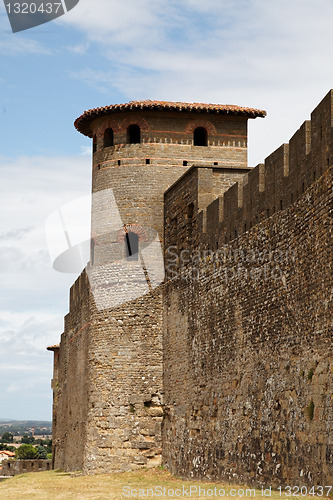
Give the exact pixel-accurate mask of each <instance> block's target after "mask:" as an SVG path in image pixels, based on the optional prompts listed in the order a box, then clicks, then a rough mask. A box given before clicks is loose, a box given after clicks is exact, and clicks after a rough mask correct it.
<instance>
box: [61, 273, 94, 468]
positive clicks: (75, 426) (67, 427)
mask: <svg viewBox="0 0 333 500" xmlns="http://www.w3.org/2000/svg"><path fill="white" fill-rule="evenodd" d="M90 300H91V298H90V288H89V282H88V278H87V275H86V273H85V272H83V273H82V274H81V275H80V276H79V278H78V279H77V280H76V282H75V283H74V285H73V286H72V287H71V290H70V312H69V313H68V314H67V316H66V317H65V331H64V333H63V334H62V336H61V343H60V350H59V364H58V375H57V380H56V381H55V383H54V385H53V390H54V400H55V401H56V405H55V411H54V413H53V415H54V417H53V418H54V421H53V453H54V458H53V460H54V468H56V469H58V468H60V469H64V470H80V469H82V468H83V464H84V447H85V442H86V432H87V429H86V425H87V414H88V392H89V380H90V377H89V369H88V348H89V331H90V317H89V316H90Z"/></svg>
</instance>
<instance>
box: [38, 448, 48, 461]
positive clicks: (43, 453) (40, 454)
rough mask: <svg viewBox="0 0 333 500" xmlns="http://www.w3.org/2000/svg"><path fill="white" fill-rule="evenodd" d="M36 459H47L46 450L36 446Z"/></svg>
mask: <svg viewBox="0 0 333 500" xmlns="http://www.w3.org/2000/svg"><path fill="white" fill-rule="evenodd" d="M36 450H37V453H38V458H47V450H46V448H44V446H36Z"/></svg>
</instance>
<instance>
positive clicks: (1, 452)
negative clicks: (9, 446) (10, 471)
mask: <svg viewBox="0 0 333 500" xmlns="http://www.w3.org/2000/svg"><path fill="white" fill-rule="evenodd" d="M1 454H3V455H7V457H15V453H13V452H12V451H7V450H1V451H0V455H1Z"/></svg>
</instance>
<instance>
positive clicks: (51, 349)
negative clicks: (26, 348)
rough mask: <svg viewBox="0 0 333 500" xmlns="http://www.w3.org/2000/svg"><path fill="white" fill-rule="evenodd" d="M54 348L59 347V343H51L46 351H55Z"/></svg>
mask: <svg viewBox="0 0 333 500" xmlns="http://www.w3.org/2000/svg"><path fill="white" fill-rule="evenodd" d="M56 349H60V344H56V345H51V346H50V347H47V348H46V350H47V351H55V350H56Z"/></svg>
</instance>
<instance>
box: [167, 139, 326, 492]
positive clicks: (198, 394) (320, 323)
mask: <svg viewBox="0 0 333 500" xmlns="http://www.w3.org/2000/svg"><path fill="white" fill-rule="evenodd" d="M301 133H302V132H301ZM300 137H301V136H299V137H298V138H295V139H294V140H296V139H297V140H298V139H299V138H300ZM284 151H286V149H284ZM277 154H278V156H279V157H280V158H283V149H282V150H281V151H280V152H279V153H277ZM280 161H281V160H280ZM270 164H271V165H274V162H273V159H272V158H271V159H270ZM277 170H279V172H281V171H282V163H279V167H278V168H277V169H275V173H276V172H277ZM306 172H307V170H305V171H304V173H303V174H302V175H300V182H301V183H302V182H306V178H305V175H306ZM251 174H252V172H251ZM190 175H191V178H192V179H194V178H195V172H194V171H192V172H191V173H190ZM255 175H257V174H255ZM189 177H190V176H189V175H188V176H185V177H184V178H183V181H182V182H184V184H185V183H186V182H187V183H188V182H189ZM249 177H250V176H249ZM280 178H281V179H283V177H282V176H281V175H280ZM303 179H305V180H304V181H303ZM282 182H283V181H282ZM332 183H333V170H332V167H330V168H329V170H327V171H326V172H325V173H324V174H323V175H322V176H321V177H320V178H319V179H317V180H316V181H315V182H314V183H312V184H311V186H310V187H308V189H307V190H306V192H305V193H303V194H302V195H300V196H299V198H298V200H297V202H294V203H293V204H292V205H290V206H288V207H287V208H284V209H283V210H278V211H277V212H276V213H275V214H274V215H272V216H270V217H269V218H264V219H263V220H262V221H261V222H260V223H259V224H258V225H256V227H253V228H252V230H250V231H247V232H246V233H244V234H242V235H241V236H239V237H238V238H237V239H234V240H233V241H231V242H230V243H229V244H228V245H226V246H224V247H223V248H220V250H219V252H220V253H219V254H218V255H216V254H215V255H214V256H210V257H209V255H208V253H207V252H206V254H205V253H203V252H202V253H201V257H200V259H198V257H197V256H196V255H195V250H196V249H194V252H193V254H190V255H189V260H190V262H188V264H186V263H183V266H182V267H181V266H179V267H178V274H175V273H174V274H172V273H168V274H167V280H166V284H165V293H164V391H165V417H164V424H163V460H164V464H165V465H166V466H167V467H168V469H169V470H171V472H173V473H175V474H177V475H180V476H182V477H185V478H201V479H205V480H207V479H210V480H227V481H231V482H236V483H243V484H244V483H245V484H249V483H254V484H257V485H258V484H265V485H267V486H275V487H276V486H279V485H282V486H284V485H292V486H297V485H298V486H307V487H308V488H310V487H311V486H313V485H325V484H331V482H332V479H333V442H332V426H333V404H332V398H331V395H332V391H333V383H332V372H333V365H332V327H333V321H332V307H333V296H332V271H333V258H332V256H333V255H332V235H333V194H332ZM301 185H302V184H301ZM176 187H177V189H178V192H180V189H181V183H179V184H178V185H177V186H176ZM192 189H194V187H193V186H192ZM230 191H232V193H234V196H232V197H231V196H229V193H230ZM230 191H229V192H228V193H227V195H226V196H225V206H224V210H229V208H230V207H232V208H233V209H236V206H237V205H236V202H235V200H237V186H236V185H235V186H233V187H232V188H231V189H230ZM187 194H188V193H187ZM168 196H169V199H171V196H172V193H169V194H168ZM278 196H280V193H279V194H278ZM276 199H278V198H276ZM272 203H276V201H275V202H273V201H272ZM180 204H181V201H179V205H180ZM219 204H220V200H216V201H215V202H213V203H212V204H211V205H210V206H209V207H208V208H207V214H208V221H207V231H209V228H210V227H211V226H210V217H211V216H216V215H217V213H218V210H219ZM247 206H249V205H247ZM170 208H171V203H168V204H167V206H166V217H168V214H169V213H170V212H169V210H170ZM172 209H173V210H174V209H175V206H172ZM201 219H202V213H200V214H199V216H198V218H197V220H199V221H200V220H201ZM212 224H213V223H212ZM183 234H184V233H182V232H179V240H180V241H179V246H180V247H181V246H182V240H183ZM166 244H168V236H166ZM192 257H193V260H192V261H191V259H192Z"/></svg>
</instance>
